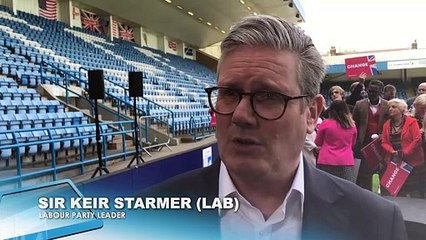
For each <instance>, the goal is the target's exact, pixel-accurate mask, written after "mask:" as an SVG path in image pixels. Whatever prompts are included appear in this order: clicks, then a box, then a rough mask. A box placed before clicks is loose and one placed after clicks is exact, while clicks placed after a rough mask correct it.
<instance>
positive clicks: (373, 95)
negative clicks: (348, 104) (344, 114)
mask: <svg viewBox="0 0 426 240" xmlns="http://www.w3.org/2000/svg"><path fill="white" fill-rule="evenodd" d="M367 94H368V99H369V100H370V102H372V103H375V102H377V101H378V99H379V97H380V95H381V91H380V87H379V86H377V85H369V86H368V88H367Z"/></svg>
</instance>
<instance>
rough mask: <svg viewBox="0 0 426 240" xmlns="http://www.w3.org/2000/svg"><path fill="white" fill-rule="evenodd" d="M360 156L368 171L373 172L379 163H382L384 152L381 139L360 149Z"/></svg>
mask: <svg viewBox="0 0 426 240" xmlns="http://www.w3.org/2000/svg"><path fill="white" fill-rule="evenodd" d="M361 153H362V156H363V157H364V159H365V162H366V164H367V166H368V168H369V169H371V170H375V169H376V168H377V167H378V166H379V164H380V163H381V162H384V160H385V156H386V152H385V150H384V149H383V148H382V138H381V137H379V138H376V139H374V140H373V141H372V142H370V143H369V144H367V146H365V147H364V148H362V149H361Z"/></svg>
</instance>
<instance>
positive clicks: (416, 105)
mask: <svg viewBox="0 0 426 240" xmlns="http://www.w3.org/2000/svg"><path fill="white" fill-rule="evenodd" d="M425 113H426V94H421V95H419V96H417V97H416V99H415V100H414V102H413V108H412V114H411V116H413V117H414V118H415V119H417V123H418V125H419V128H420V131H421V132H423V131H422V130H423V126H424V125H423V119H424V115H425Z"/></svg>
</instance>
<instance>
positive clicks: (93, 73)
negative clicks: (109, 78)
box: [88, 70, 105, 99]
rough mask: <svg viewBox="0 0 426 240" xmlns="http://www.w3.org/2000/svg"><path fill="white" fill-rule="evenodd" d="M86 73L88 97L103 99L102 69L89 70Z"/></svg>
mask: <svg viewBox="0 0 426 240" xmlns="http://www.w3.org/2000/svg"><path fill="white" fill-rule="evenodd" d="M88 75H89V98H90V99H104V98H105V84H104V71H103V70H90V71H89V72H88Z"/></svg>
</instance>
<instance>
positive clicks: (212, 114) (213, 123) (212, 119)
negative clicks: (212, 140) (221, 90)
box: [209, 109, 216, 129]
mask: <svg viewBox="0 0 426 240" xmlns="http://www.w3.org/2000/svg"><path fill="white" fill-rule="evenodd" d="M209 114H210V127H212V128H213V129H215V128H216V113H215V112H213V111H212V110H211V109H209Z"/></svg>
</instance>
